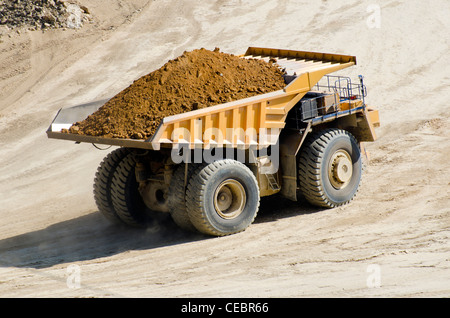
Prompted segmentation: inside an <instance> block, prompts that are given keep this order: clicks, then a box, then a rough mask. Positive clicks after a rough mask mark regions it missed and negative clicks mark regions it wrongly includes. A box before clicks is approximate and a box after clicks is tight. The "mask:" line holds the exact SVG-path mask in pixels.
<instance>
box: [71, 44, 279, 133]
mask: <svg viewBox="0 0 450 318" xmlns="http://www.w3.org/2000/svg"><path fill="white" fill-rule="evenodd" d="M282 75H283V71H282V70H280V68H279V67H278V66H277V65H276V64H274V63H273V62H272V61H271V62H269V63H267V62H264V61H262V60H257V59H243V58H240V57H237V56H235V55H232V54H228V53H223V52H220V51H219V49H218V48H216V49H214V51H210V50H207V49H204V48H202V49H198V50H193V51H191V52H184V53H183V55H181V56H179V57H177V58H175V59H173V60H170V61H169V62H167V63H166V64H165V65H163V66H162V67H161V68H160V69H158V70H156V71H153V72H151V73H150V74H147V75H145V76H142V77H141V78H139V79H138V80H136V81H135V82H134V83H133V84H132V85H130V86H129V87H128V88H126V89H124V90H123V91H121V92H120V93H119V94H117V95H116V96H114V97H113V98H112V99H110V100H109V101H108V102H107V103H106V104H105V105H103V106H102V107H101V108H100V109H99V110H98V111H96V112H95V113H93V114H92V115H90V116H89V117H88V118H86V119H85V120H84V121H81V122H77V123H75V124H74V125H72V127H71V128H70V129H69V131H70V133H73V134H80V135H90V136H102V137H112V138H132V139H148V138H149V137H151V136H152V135H153V134H154V132H155V131H156V129H157V128H158V125H159V124H160V122H161V120H162V119H163V118H164V117H167V116H171V115H176V114H180V113H184V112H188V111H191V110H196V109H200V108H205V107H209V106H213V105H217V104H222V103H226V102H230V101H233V100H238V99H242V98H246V97H251V96H254V95H257V94H262V93H268V92H271V91H275V90H279V89H282V88H283V87H284V86H285V82H284V79H283V77H282ZM65 132H67V131H65Z"/></svg>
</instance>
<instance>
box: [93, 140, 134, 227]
mask: <svg viewBox="0 0 450 318" xmlns="http://www.w3.org/2000/svg"><path fill="white" fill-rule="evenodd" d="M129 152H130V151H129V150H128V149H127V148H118V149H115V150H114V151H112V152H110V153H109V154H108V155H107V156H106V157H105V158H104V159H103V161H102V162H101V163H100V165H99V167H98V169H97V172H96V174H95V179H94V200H95V203H96V204H97V208H98V210H99V212H100V213H101V214H102V215H103V216H105V217H106V218H107V219H108V220H109V221H111V222H113V223H116V224H120V223H123V222H122V220H121V219H120V217H119V216H118V215H117V213H116V211H115V210H114V206H113V203H112V198H111V183H112V179H113V176H114V173H115V171H116V169H117V166H118V165H119V164H120V162H121V161H122V160H123V158H124V157H126V156H127V155H128V154H129Z"/></svg>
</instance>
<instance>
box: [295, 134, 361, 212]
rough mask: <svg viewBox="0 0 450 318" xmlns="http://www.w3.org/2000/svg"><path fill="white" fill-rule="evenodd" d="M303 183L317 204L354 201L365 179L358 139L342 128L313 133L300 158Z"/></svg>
mask: <svg viewBox="0 0 450 318" xmlns="http://www.w3.org/2000/svg"><path fill="white" fill-rule="evenodd" d="M298 166H299V170H298V176H299V184H300V190H301V192H302V193H303V195H304V196H305V198H306V199H307V200H308V201H309V202H310V203H311V204H313V205H316V206H321V207H326V208H333V207H336V206H340V205H343V204H346V203H348V202H350V201H351V200H352V199H353V198H354V196H355V195H356V193H357V191H358V188H359V183H360V181H361V171H362V163H361V153H360V150H359V146H358V142H357V141H356V139H355V137H353V135H351V134H350V133H349V132H347V131H345V130H342V129H326V130H323V131H319V132H317V133H314V134H312V135H311V136H310V137H309V138H308V139H307V141H306V143H305V145H304V146H303V148H302V151H301V153H300V157H299V163H298Z"/></svg>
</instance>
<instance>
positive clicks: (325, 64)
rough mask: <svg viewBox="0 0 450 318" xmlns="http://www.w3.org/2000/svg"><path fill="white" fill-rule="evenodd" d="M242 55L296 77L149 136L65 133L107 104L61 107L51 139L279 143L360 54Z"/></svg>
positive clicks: (152, 144)
mask: <svg viewBox="0 0 450 318" xmlns="http://www.w3.org/2000/svg"><path fill="white" fill-rule="evenodd" d="M242 58H259V59H265V60H270V59H275V60H276V63H277V64H278V65H280V67H281V68H284V69H285V70H286V73H287V74H288V75H289V76H290V79H291V80H290V82H289V83H288V84H287V85H286V87H284V89H282V90H278V91H274V92H271V93H266V94H261V95H257V96H253V97H250V98H245V99H240V100H236V101H232V102H228V103H224V104H220V105H216V106H211V107H207V108H203V109H199V110H194V111H190V112H186V113H182V114H178V115H174V116H169V117H165V118H164V119H163V120H162V122H161V123H160V125H159V127H158V129H157V131H156V132H155V134H154V135H153V136H152V137H151V138H150V139H148V140H134V139H117V138H104V137H92V136H84V135H77V134H70V133H63V132H61V130H62V129H63V128H69V127H70V126H71V124H72V123H74V122H76V121H81V120H83V119H85V118H86V117H87V116H88V115H90V114H92V113H93V112H95V111H96V110H97V109H98V108H99V107H100V106H101V105H102V104H103V103H102V102H99V103H91V104H85V105H79V106H76V107H72V108H66V109H61V110H60V111H59V113H58V114H57V116H56V117H55V119H54V121H53V122H52V124H51V126H50V127H49V129H48V130H47V135H48V137H49V138H55V139H65V140H72V141H75V142H88V143H94V144H107V145H116V146H122V147H133V148H144V149H155V150H158V149H160V147H172V146H174V145H179V144H188V145H189V146H190V147H191V148H194V147H201V148H208V147H216V146H217V147H222V146H232V147H247V146H251V145H253V146H254V145H256V146H257V147H258V148H260V147H266V146H269V145H271V144H274V143H276V142H277V140H278V137H279V134H280V131H281V129H283V128H284V127H285V125H286V122H285V120H286V116H287V114H288V112H289V110H290V109H292V107H294V106H295V105H296V104H297V103H298V102H299V101H300V100H301V99H302V98H303V97H304V96H305V94H306V93H308V92H309V91H310V90H311V89H312V88H313V87H314V85H316V84H317V83H318V81H319V80H320V79H321V78H322V77H323V76H324V75H326V74H329V73H332V72H335V71H338V70H341V69H343V68H346V67H349V66H352V65H355V64H356V58H355V57H354V56H348V55H339V54H326V53H315V52H304V51H293V50H280V49H268V48H255V47H250V48H248V50H247V52H246V53H245V54H244V55H242Z"/></svg>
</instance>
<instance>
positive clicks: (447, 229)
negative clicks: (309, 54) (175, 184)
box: [0, 0, 450, 297]
mask: <svg viewBox="0 0 450 318" xmlns="http://www.w3.org/2000/svg"><path fill="white" fill-rule="evenodd" d="M82 2H83V3H84V4H85V5H86V6H87V7H88V8H89V9H90V12H91V13H92V15H93V17H94V20H93V23H91V24H86V25H85V26H84V27H83V28H82V29H79V30H66V31H63V30H54V31H47V32H45V33H42V32H40V31H34V32H31V31H22V32H21V33H20V34H17V33H12V34H10V36H8V35H3V36H2V37H1V38H0V88H1V89H0V145H1V151H0V162H1V166H0V204H1V206H0V219H1V222H0V296H1V297H449V296H450V251H449V235H450V160H449V157H450V133H449V131H450V120H449V118H448V117H449V116H448V113H449V112H450V104H449V100H450V92H449V87H450V75H449V74H450V66H449V65H450V56H449V54H448V52H449V49H450V45H449V40H450V38H449V34H450V23H449V20H448V16H449V15H450V2H448V1H447V0H436V1H431V2H428V3H427V4H424V2H421V1H418V0H414V1H406V0H398V1H357V0H351V1H350V0H347V1H339V2H337V1H325V0H324V1H322V2H320V1H283V0H279V1H275V0H267V1H264V2H258V3H257V1H250V0H247V1H245V0H242V1H241V0H223V1H209V2H206V3H209V4H205V1H174V0H155V1H144V0H133V1H121V0H112V1H111V0H101V1H94V0H83V1H82ZM378 14H379V15H378ZM378 18H379V19H378ZM216 46H217V47H220V48H221V50H222V51H225V52H229V53H236V54H240V53H243V52H245V50H246V48H247V47H248V46H263V47H276V48H289V49H297V50H310V51H323V52H334V53H342V54H351V55H356V56H357V58H358V65H357V66H355V67H353V68H352V69H348V71H347V73H346V74H349V75H351V76H356V75H357V74H364V76H365V82H366V84H367V86H368V91H369V96H368V99H367V101H368V102H369V103H370V104H372V105H374V106H376V107H378V109H379V110H380V114H381V121H382V126H381V127H380V128H379V129H378V130H377V133H378V136H379V140H378V141H377V142H375V143H372V144H368V145H367V149H368V150H369V151H370V154H371V160H370V162H369V163H368V165H367V169H366V172H365V175H364V181H363V183H362V186H361V188H360V191H359V193H358V196H357V198H356V199H355V200H354V201H353V202H352V203H351V204H349V205H347V206H344V207H340V208H335V209H331V210H321V209H316V208H313V207H311V206H309V205H308V204H306V203H304V202H300V203H294V202H289V201H287V200H280V199H279V198H275V197H273V198H265V199H264V200H263V201H262V204H261V211H260V213H259V215H258V217H257V219H256V221H255V223H254V224H253V225H252V226H251V227H250V228H248V229H247V230H246V231H245V232H242V233H239V234H237V235H232V236H228V237H222V238H209V237H205V236H202V235H196V234H186V233H184V232H182V231H180V230H179V229H178V228H176V227H175V226H174V225H173V224H172V223H171V222H169V221H167V222H162V223H161V224H160V226H155V227H152V228H150V229H148V230H146V231H143V230H135V229H123V228H118V227H115V226H112V225H110V224H109V223H108V222H107V221H106V220H104V219H103V218H102V216H101V215H100V214H99V213H98V212H97V210H96V206H95V204H94V200H93V194H92V181H93V177H94V173H95V171H96V169H97V166H98V164H99V162H100V161H101V160H102V158H103V157H104V156H106V154H107V152H108V151H110V150H111V149H109V150H107V151H100V150H97V149H95V148H93V147H92V146H91V145H88V144H80V145H76V144H74V143H72V142H65V141H60V140H52V139H48V138H47V136H46V134H45V131H46V129H47V128H48V126H49V125H50V122H51V120H52V119H53V117H54V116H55V114H56V112H57V111H58V109H59V108H61V107H67V106H73V105H78V104H82V103H87V102H92V101H98V100H104V99H107V98H110V97H112V96H113V95H115V94H116V93H117V92H119V91H120V90H122V89H123V88H125V87H127V86H128V85H129V84H130V83H132V82H133V80H135V79H137V78H138V77H140V76H142V75H144V74H147V73H149V72H150V71H152V70H155V69H157V68H159V67H160V66H161V65H163V64H164V63H165V62H167V60H169V59H172V58H174V57H176V56H178V55H180V54H181V53H182V52H183V51H184V50H192V49H196V48H200V47H205V48H208V49H213V48H214V47H216ZM77 278H79V280H77Z"/></svg>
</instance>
